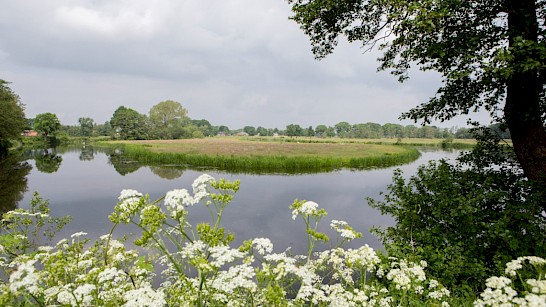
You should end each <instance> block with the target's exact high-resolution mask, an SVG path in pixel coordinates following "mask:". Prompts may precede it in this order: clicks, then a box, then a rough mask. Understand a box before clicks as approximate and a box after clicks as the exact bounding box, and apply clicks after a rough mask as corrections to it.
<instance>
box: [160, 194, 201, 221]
mask: <svg viewBox="0 0 546 307" xmlns="http://www.w3.org/2000/svg"><path fill="white" fill-rule="evenodd" d="M163 202H164V204H165V206H166V207H167V209H169V211H171V215H172V216H173V217H175V216H177V215H178V214H179V213H181V212H183V211H184V210H185V207H187V206H193V205H194V203H195V201H194V199H193V197H191V195H190V193H188V190H186V189H177V190H172V191H169V192H167V194H166V195H165V200H164V201H163Z"/></svg>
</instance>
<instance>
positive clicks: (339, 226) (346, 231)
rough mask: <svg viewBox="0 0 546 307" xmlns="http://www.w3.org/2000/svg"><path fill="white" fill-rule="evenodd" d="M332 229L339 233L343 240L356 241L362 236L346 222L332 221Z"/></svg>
mask: <svg viewBox="0 0 546 307" xmlns="http://www.w3.org/2000/svg"><path fill="white" fill-rule="evenodd" d="M330 227H331V228H332V229H334V230H335V231H337V232H338V233H339V235H340V236H341V237H342V238H344V239H346V240H348V241H350V240H353V239H356V238H358V237H359V236H360V234H359V233H358V232H356V231H354V230H353V228H352V227H351V226H349V224H348V223H347V222H345V221H338V220H332V222H330Z"/></svg>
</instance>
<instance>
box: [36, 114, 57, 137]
mask: <svg viewBox="0 0 546 307" xmlns="http://www.w3.org/2000/svg"><path fill="white" fill-rule="evenodd" d="M60 128H61V122H60V121H59V119H58V118H57V115H55V114H53V113H49V112H48V113H42V114H38V115H36V118H35V119H34V130H36V131H38V132H40V133H41V134H42V135H43V136H45V137H48V136H55V134H56V133H57V131H58V130H59V129H60Z"/></svg>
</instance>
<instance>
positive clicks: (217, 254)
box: [210, 245, 244, 268]
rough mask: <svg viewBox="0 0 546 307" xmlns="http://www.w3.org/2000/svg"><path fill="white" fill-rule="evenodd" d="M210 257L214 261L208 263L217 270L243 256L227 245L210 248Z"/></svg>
mask: <svg viewBox="0 0 546 307" xmlns="http://www.w3.org/2000/svg"><path fill="white" fill-rule="evenodd" d="M210 256H211V258H212V259H214V260H212V261H210V264H211V265H213V266H215V267H218V268H219V267H221V266H223V265H224V264H227V263H230V262H233V261H234V260H235V259H240V258H243V257H244V254H243V253H242V252H240V251H239V250H236V249H232V248H230V247H229V246H227V245H218V246H213V247H211V248H210Z"/></svg>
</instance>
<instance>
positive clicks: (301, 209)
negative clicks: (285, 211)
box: [290, 200, 326, 220]
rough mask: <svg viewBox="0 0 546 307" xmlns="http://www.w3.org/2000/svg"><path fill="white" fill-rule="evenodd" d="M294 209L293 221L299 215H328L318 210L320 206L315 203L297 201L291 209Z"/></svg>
mask: <svg viewBox="0 0 546 307" xmlns="http://www.w3.org/2000/svg"><path fill="white" fill-rule="evenodd" d="M290 208H291V209H292V219H293V220H295V219H296V217H297V216H298V214H302V215H305V216H309V215H326V214H325V212H324V211H323V210H318V204H317V203H316V202H314V201H305V202H299V201H297V200H296V201H295V202H294V204H293V205H292V206H291V207H290Z"/></svg>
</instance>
